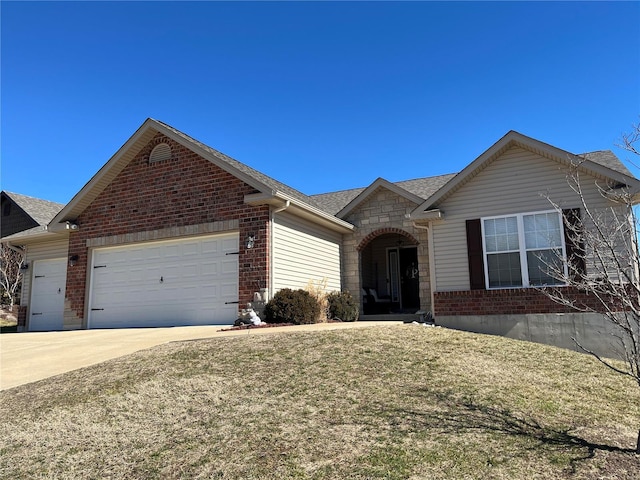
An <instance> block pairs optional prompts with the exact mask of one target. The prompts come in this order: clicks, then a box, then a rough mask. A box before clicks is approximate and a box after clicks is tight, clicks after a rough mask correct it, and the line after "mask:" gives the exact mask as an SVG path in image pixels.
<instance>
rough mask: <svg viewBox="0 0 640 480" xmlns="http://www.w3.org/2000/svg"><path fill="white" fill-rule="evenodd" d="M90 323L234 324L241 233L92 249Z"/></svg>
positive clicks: (102, 325) (91, 325) (104, 325)
mask: <svg viewBox="0 0 640 480" xmlns="http://www.w3.org/2000/svg"><path fill="white" fill-rule="evenodd" d="M90 270H91V290H90V295H89V297H90V302H89V322H88V325H89V328H121V327H159V326H175V325H211V324H214V325H215V324H218V325H220V324H230V323H233V322H234V320H235V319H236V318H237V311H238V234H237V233H233V234H223V235H215V236H207V237H195V238H189V239H183V240H172V241H163V242H151V243H141V244H135V245H128V246H124V247H110V248H100V249H96V250H94V251H93V255H92V262H91V266H90Z"/></svg>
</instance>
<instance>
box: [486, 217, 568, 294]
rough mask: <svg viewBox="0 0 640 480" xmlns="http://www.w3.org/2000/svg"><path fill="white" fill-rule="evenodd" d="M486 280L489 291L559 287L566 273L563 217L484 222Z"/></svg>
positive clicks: (505, 218) (496, 218) (503, 218)
mask: <svg viewBox="0 0 640 480" xmlns="http://www.w3.org/2000/svg"><path fill="white" fill-rule="evenodd" d="M482 246H483V252H484V264H485V269H484V271H485V281H486V285H487V286H488V287H489V288H510V287H529V286H542V285H558V284H561V283H562V282H561V281H560V280H558V279H557V277H558V272H564V273H566V268H567V267H566V262H565V258H566V253H565V245H564V233H563V225H562V217H561V214H560V213H559V212H556V211H549V212H537V213H526V214H517V215H505V216H500V217H486V218H483V219H482Z"/></svg>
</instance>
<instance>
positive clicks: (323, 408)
mask: <svg viewBox="0 0 640 480" xmlns="http://www.w3.org/2000/svg"><path fill="white" fill-rule="evenodd" d="M0 398H1V399H2V404H3V405H4V406H5V416H4V419H3V420H2V422H0V442H1V443H0V476H1V477H2V478H12V479H14V478H60V479H66V478H68V479H71V478H73V479H78V478H81V479H82V478H96V479H98V478H124V479H139V478H163V479H165V478H168V479H171V478H220V479H272V478H273V479H276V478H278V479H289V478H300V479H325V478H331V479H342V478H344V479H373V478H385V479H475V478H482V479H516V480H517V479H527V480H528V479H549V478H585V479H597V478H598V479H599V478H607V479H632V478H638V476H639V472H640V458H639V457H638V456H636V455H633V454H632V453H631V448H632V447H633V446H634V445H635V444H634V441H635V435H636V432H637V428H638V426H639V425H640V395H639V392H638V388H637V386H636V385H634V384H633V383H632V382H630V381H627V380H626V379H624V378H622V377H619V376H617V375H615V374H613V373H611V372H610V371H608V370H606V369H605V368H604V367H602V366H601V365H599V364H598V363H596V362H594V361H593V360H592V359H591V358H590V357H587V356H583V355H580V354H576V353H573V352H569V351H565V350H559V349H555V348H552V347H547V346H542V345H536V344H530V343H524V342H518V341H513V340H508V339H504V338H499V337H490V336H482V335H474V334H468V333H462V332H456V331H450V330H445V329H434V328H422V327H416V326H396V327H375V328H370V329H355V330H342V331H333V332H322V333H285V334H274V335H268V336H251V335H250V334H248V335H247V336H242V337H236V338H227V339H217V340H203V341H198V342H184V343H175V344H170V345H165V346H162V347H157V348H154V349H150V350H146V351H143V352H139V353H137V354H134V355H130V356H128V357H124V358H121V359H118V360H115V361H110V362H107V363H104V364H101V365H97V366H94V367H89V368H86V369H83V370H79V371H75V372H70V373H68V374H65V375H61V376H59V377H55V378H52V379H48V380H45V381H41V382H38V383H35V384H31V385H26V386H22V387H18V388H15V389H11V390H7V391H4V392H1V393H0ZM8 406H11V414H10V415H9V414H8V412H9V408H8Z"/></svg>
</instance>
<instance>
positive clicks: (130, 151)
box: [49, 118, 271, 231]
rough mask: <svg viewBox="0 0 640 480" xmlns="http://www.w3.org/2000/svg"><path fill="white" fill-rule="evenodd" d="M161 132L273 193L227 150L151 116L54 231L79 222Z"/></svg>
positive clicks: (74, 200) (55, 224)
mask: <svg viewBox="0 0 640 480" xmlns="http://www.w3.org/2000/svg"><path fill="white" fill-rule="evenodd" d="M158 133H161V134H163V135H164V136H166V137H168V138H170V139H171V140H173V141H175V142H177V143H178V144H180V145H182V146H184V147H186V148H188V149H190V150H191V151H193V152H194V153H196V154H198V155H200V156H201V157H203V158H205V159H206V160H209V161H210V162H212V163H213V164H215V165H217V166H218V167H220V168H221V169H223V170H225V171H226V172H228V173H230V174H231V175H233V176H235V177H236V178H238V179H240V180H241V181H243V182H244V183H246V184H247V185H249V186H251V187H253V188H254V189H256V190H258V191H259V192H261V193H265V194H269V193H271V189H270V188H269V187H268V186H267V185H265V184H264V183H262V182H260V181H259V180H257V179H256V178H254V177H252V176H251V175H249V174H247V173H245V172H243V171H241V170H239V169H237V168H235V167H234V166H233V165H230V164H229V163H228V162H226V161H225V160H223V159H222V156H223V154H221V153H220V152H217V151H216V150H214V149H211V148H208V147H206V146H205V145H203V144H201V143H199V142H197V141H194V140H193V139H191V138H189V137H186V136H184V135H180V133H179V132H177V131H175V130H173V129H172V128H169V127H168V126H167V125H164V124H163V123H162V122H158V121H157V120H154V119H152V118H148V119H147V120H145V122H144V123H143V124H142V125H141V126H140V127H139V128H138V130H136V132H135V133H134V134H133V135H132V136H131V137H130V138H129V140H127V141H126V142H125V143H124V145H122V147H120V149H118V151H117V152H116V153H115V154H114V155H113V156H112V157H111V158H110V159H109V161H108V162H107V163H105V164H104V165H103V166H102V168H100V170H98V172H97V173H96V174H95V175H94V176H93V177H92V178H91V179H90V180H89V181H88V182H87V183H86V184H85V186H84V187H82V189H81V190H80V191H79V192H78V193H77V194H76V195H75V196H74V197H73V198H72V199H71V201H70V202H69V203H68V204H67V205H65V207H64V208H63V209H62V210H61V211H60V212H59V213H58V214H57V215H56V216H55V217H54V218H53V220H51V222H50V223H49V225H50V227H51V228H52V230H53V231H62V230H65V229H66V226H65V222H67V221H70V222H75V220H76V218H77V217H78V216H79V215H80V214H81V213H82V212H83V211H84V210H85V209H86V208H87V207H88V206H89V205H90V204H91V202H93V201H94V200H95V199H96V198H97V197H98V195H100V193H102V191H104V189H105V188H107V186H108V185H109V184H110V183H111V181H113V179H115V177H116V176H117V175H118V174H119V173H120V172H122V170H123V169H124V168H125V167H126V166H127V165H128V164H129V162H130V161H131V160H133V158H134V157H135V156H136V155H137V154H138V153H139V152H140V150H142V148H144V147H145V146H146V145H147V144H148V143H149V142H150V141H151V140H152V139H153V137H155V136H156V135H157V134H158Z"/></svg>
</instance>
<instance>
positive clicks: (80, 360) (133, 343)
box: [0, 322, 401, 390]
mask: <svg viewBox="0 0 640 480" xmlns="http://www.w3.org/2000/svg"><path fill="white" fill-rule="evenodd" d="M400 323H401V322H344V323H319V324H315V325H296V326H291V327H272V328H256V329H248V330H233V331H229V332H221V331H220V330H221V329H223V328H225V327H222V326H220V325H215V326H214V325H210V326H203V327H169V328H124V329H112V330H74V331H68V332H26V333H6V334H2V335H0V390H6V389H8V388H13V387H17V386H18V385H24V384H25V383H31V382H35V381H37V380H42V379H43V378H48V377H52V376H54V375H59V374H61V373H64V372H69V371H71V370H76V369H78V368H82V367H86V366H89V365H94V364H96V363H101V362H104V361H106V360H110V359H112V358H117V357H121V356H123V355H128V354H130V353H133V352H137V351H138V350H144V349H145V348H151V347H154V346H156V345H160V344H163V343H168V342H176V341H183V340H196V339H203V338H218V337H220V338H221V337H230V336H240V335H269V334H274V333H282V332H301V331H303V332H307V331H321V330H336V329H342V328H362V327H368V326H373V325H392V324H400ZM227 328H228V327H227Z"/></svg>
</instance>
